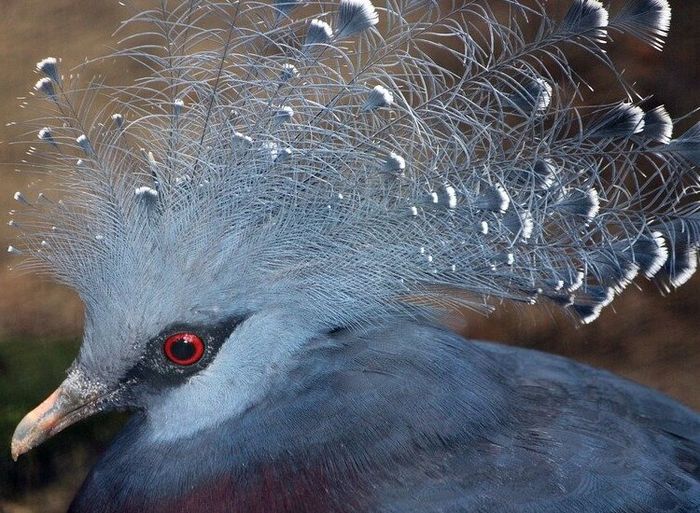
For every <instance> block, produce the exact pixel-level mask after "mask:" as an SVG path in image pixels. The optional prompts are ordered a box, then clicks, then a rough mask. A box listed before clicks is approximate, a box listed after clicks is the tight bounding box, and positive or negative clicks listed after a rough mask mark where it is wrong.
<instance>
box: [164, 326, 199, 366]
mask: <svg viewBox="0 0 700 513" xmlns="http://www.w3.org/2000/svg"><path fill="white" fill-rule="evenodd" d="M163 352H164V353H165V356H167V357H168V360H170V361H171V362H173V363H176V364H178V365H192V364H193V363H197V362H198V361H199V360H200V359H201V358H202V355H203V354H204V342H202V339H201V338H199V337H198V336H197V335H195V334H194V333H176V334H175V335H170V336H169V337H168V338H167V339H165V344H163Z"/></svg>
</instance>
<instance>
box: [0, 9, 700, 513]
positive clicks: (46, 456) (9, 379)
mask: <svg viewBox="0 0 700 513" xmlns="http://www.w3.org/2000/svg"><path fill="white" fill-rule="evenodd" d="M134 3H136V4H137V5H138V4H141V5H154V4H157V3H158V2H157V1H156V0H150V1H149V0H138V1H136V2H134ZM549 4H550V6H551V8H552V10H553V11H554V12H555V13H563V12H565V10H566V8H567V7H568V5H569V1H568V0H550V2H549ZM671 4H672V8H673V25H672V31H671V34H670V38H669V40H668V43H667V45H666V49H665V52H664V53H663V54H660V53H658V52H656V51H654V50H651V49H649V48H647V47H646V46H644V45H642V44H639V43H637V42H635V41H634V40H629V39H627V38H622V37H617V38H616V40H617V41H618V44H616V45H615V46H613V47H612V48H611V51H610V53H611V55H612V57H613V59H614V60H615V61H616V63H617V64H618V65H619V67H620V69H624V70H626V71H625V76H626V77H627V80H628V81H631V82H635V83H636V84H637V90H638V91H639V92H640V93H641V94H642V95H647V94H650V93H652V92H653V93H654V95H655V100H654V104H658V103H663V104H665V105H666V106H667V108H668V110H669V112H670V113H671V114H672V115H673V116H674V117H680V116H681V115H683V114H685V113H686V112H688V111H690V110H691V109H693V108H694V107H696V106H698V105H700V101H699V100H700V98H699V95H698V93H697V91H698V85H699V84H700V77H699V76H698V72H699V69H700V66H698V61H699V58H700V36H699V34H700V33H699V32H698V29H697V27H698V23H699V22H700V2H697V1H688V0H672V1H671ZM0 12H2V17H0V69H2V74H1V75H0V99H1V101H0V120H1V121H2V123H0V141H2V143H0V166H1V167H0V207H1V208H0V212H2V213H3V217H4V221H7V219H9V217H8V216H7V215H6V212H7V211H8V210H10V209H12V208H13V204H12V203H13V200H12V193H13V192H14V191H15V190H18V189H21V188H22V187H23V183H25V180H26V179H27V177H26V176H23V175H22V174H20V173H17V172H15V171H14V166H13V163H14V162H18V161H19V160H21V159H22V158H23V157H24V155H23V153H24V151H25V150H26V147H24V146H22V145H12V144H11V141H12V140H17V139H20V138H21V130H18V129H17V127H13V126H10V127H6V126H4V125H5V123H8V122H10V121H18V122H21V121H22V120H23V119H28V118H31V117H33V115H35V114H36V113H31V112H27V111H26V110H25V109H22V108H20V106H19V104H20V100H18V99H17V97H21V96H24V95H25V94H26V93H27V91H29V90H30V88H31V86H32V85H33V83H34V82H35V81H36V79H37V75H36V74H35V73H34V71H33V68H34V63H35V62H36V61H38V60H39V59H41V58H43V57H46V56H49V55H51V56H56V57H62V58H63V60H64V64H63V66H62V68H63V70H64V71H65V70H67V69H69V68H70V67H72V66H74V65H77V64H79V63H80V62H81V61H82V59H84V58H91V57H95V56H99V55H103V54H104V53H106V52H107V51H108V49H109V48H112V47H114V46H115V44H116V41H115V40H114V39H113V38H111V37H110V34H112V33H113V31H114V29H115V28H116V27H117V26H118V23H119V21H121V20H122V19H123V18H125V17H127V16H128V10H127V9H125V8H124V7H122V6H120V5H119V4H118V2H117V1H116V0H52V1H51V2H46V1H45V0H0ZM579 65H580V66H579V70H581V69H582V68H583V69H584V70H585V68H586V67H589V66H593V65H594V63H592V62H591V59H587V60H585V59H584V60H582V62H581V63H579ZM115 68H116V66H111V67H110V66H109V63H107V65H105V64H103V65H102V66H98V67H96V68H95V73H103V74H105V75H107V77H108V78H107V81H108V82H109V76H110V75H111V76H119V82H124V81H125V80H126V78H125V75H126V76H128V75H129V74H136V73H137V70H129V69H115ZM590 73H595V68H592V69H591V71H590V72H589V74H588V75H587V74H586V73H585V72H584V73H583V75H584V76H589V77H590V76H591V75H590ZM87 78H89V77H87ZM592 81H593V83H594V84H595V77H593V79H592ZM596 85H598V88H597V91H596V93H595V94H597V95H598V98H606V88H605V83H602V84H596ZM693 120H695V121H697V116H695V117H694V118H693V119H691V120H686V121H684V122H682V123H681V124H680V127H679V129H678V131H679V132H681V131H683V130H685V129H687V128H688V127H689V126H690V125H691V124H692V121H693ZM12 236H13V234H12V233H10V232H9V230H8V229H7V227H6V226H5V222H3V223H2V226H0V238H2V241H0V242H2V244H1V245H2V246H3V247H6V246H7V244H10V243H11V237H12ZM8 266H9V259H8V258H7V257H6V254H5V253H4V252H1V253H0V290H1V291H2V293H0V513H18V512H31V511H37V512H38V511H42V512H53V511H64V510H65V507H66V504H67V501H68V500H69V498H70V497H71V496H72V494H73V493H74V491H75V488H76V487H77V486H78V484H79V483H80V480H81V479H82V477H83V476H84V474H85V472H86V469H87V468H88V466H89V465H90V463H91V462H92V461H94V459H95V457H96V455H97V454H98V453H99V451H100V450H101V448H102V447H104V445H105V444H106V443H107V442H108V440H109V439H110V437H111V436H112V434H113V433H114V432H115V431H116V430H117V429H118V426H119V425H120V423H121V422H122V420H123V417H122V416H119V415H113V416H106V417H101V418H98V419H93V420H91V421H89V422H88V423H85V424H83V425H81V426H74V427H72V428H70V429H69V430H67V431H66V432H64V433H62V434H61V435H59V436H58V437H57V438H56V439H55V440H52V441H50V442H49V443H48V444H46V445H45V446H43V447H41V448H39V449H37V450H35V451H33V452H32V453H31V454H29V455H28V456H26V457H23V458H21V460H20V461H19V462H18V463H16V464H13V463H12V462H11V461H10V459H9V438H10V436H11V433H12V430H13V427H14V425H15V424H16V423H17V422H18V421H19V419H20V418H21V416H22V415H23V414H24V413H25V412H26V411H28V410H29V409H30V408H31V407H33V406H34V405H35V404H36V403H38V402H39V401H40V400H42V399H43V398H44V397H45V396H46V395H48V394H49V393H50V392H51V391H52V390H53V387H54V386H55V385H57V384H58V383H59V381H60V380H61V379H62V375H63V371H64V369H65V368H66V366H67V365H68V364H69V363H70V361H71V359H72V357H73V356H74V354H75V351H76V348H77V342H78V338H79V335H80V330H81V316H82V313H81V309H80V304H79V302H78V301H77V299H76V297H75V296H74V295H73V294H72V293H71V292H70V291H68V290H65V289H63V288H61V287H59V286H56V285H54V284H52V283H48V282H46V281H45V280H41V279H39V278H36V277H33V276H29V275H19V274H18V273H14V272H11V271H10V270H8ZM641 287H642V290H636V289H635V288H634V287H630V289H629V290H628V291H627V292H626V293H625V294H624V296H623V297H621V298H619V299H617V300H616V302H615V303H614V305H613V307H612V308H608V309H606V310H605V311H604V313H603V315H602V317H601V319H599V320H598V321H597V322H596V323H594V324H593V325H591V326H585V327H576V326H574V325H573V323H572V322H571V320H570V319H569V318H567V317H565V316H562V315H560V314H557V313H556V312H551V311H549V310H546V309H537V308H531V307H518V308H515V307H506V308H503V309H501V310H500V311H499V312H498V313H497V314H495V315H493V316H491V317H490V318H488V319H486V318H482V317H480V316H476V315H467V316H466V318H465V319H464V321H456V322H457V324H458V326H459V329H461V330H462V331H463V332H464V333H465V334H466V335H467V336H469V337H473V338H483V339H489V340H498V341H506V342H508V343H511V344H517V345H521V346H527V347H534V348H539V349H542V350H546V351H551V352H557V353H561V354H565V355H568V356H571V357H573V358H576V359H578V360H581V361H584V362H588V363H591V364H593V365H596V366H600V367H605V368H607V369H610V370H612V371H613V372H616V373H618V374H621V375H623V376H626V377H629V378H631V379H634V380H636V381H639V382H642V383H645V384H647V385H650V386H652V387H654V388H657V389H659V390H662V391H664V392H666V393H668V394H670V395H672V396H674V397H676V398H677V399H679V400H681V401H682V402H684V403H686V404H687V405H689V406H691V407H693V408H695V409H699V410H700V347H699V346H700V276H696V277H695V278H694V279H693V280H691V281H690V282H689V283H688V284H687V285H686V286H685V287H683V288H681V289H680V290H678V291H676V292H674V293H673V294H671V295H669V296H667V297H664V298H662V297H660V296H659V294H658V293H657V292H656V290H655V288H654V287H652V286H650V285H649V284H646V283H642V284H641Z"/></svg>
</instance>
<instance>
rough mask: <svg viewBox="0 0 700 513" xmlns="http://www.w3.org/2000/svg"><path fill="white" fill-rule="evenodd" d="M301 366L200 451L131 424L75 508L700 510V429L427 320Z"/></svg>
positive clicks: (306, 356) (343, 337) (308, 353)
mask: <svg viewBox="0 0 700 513" xmlns="http://www.w3.org/2000/svg"><path fill="white" fill-rule="evenodd" d="M291 360H292V363H291V364H290V366H289V368H288V369H286V370H285V371H280V372H278V373H275V375H274V377H273V378H272V380H273V381H274V382H275V384H274V385H273V387H272V388H271V389H270V391H269V392H268V393H267V394H265V396H264V397H262V398H261V400H260V401H259V402H258V403H257V404H256V405H255V406H252V407H251V408H249V409H247V410H246V411H245V412H244V413H242V414H239V413H236V412H231V414H230V416H228V415H227V419H226V420H225V421H223V422H222V423H220V424H216V425H215V426H211V427H209V428H205V429H203V430H201V431H197V432H195V433H193V434H192V435H191V436H188V437H186V438H183V439H176V440H169V441H159V440H154V439H153V436H152V434H151V428H150V427H149V425H148V420H147V418H146V417H145V416H144V415H137V416H135V417H134V418H133V419H132V420H131V422H130V424H129V425H128V426H127V428H126V429H125V430H124V432H123V433H122V434H121V435H120V436H119V437H118V439H117V440H116V441H115V443H114V444H113V445H112V447H111V448H110V449H109V450H108V452H107V454H106V455H105V456H104V457H103V458H102V460H101V461H100V462H99V463H98V464H97V466H96V467H95V468H94V469H93V471H92V473H91V474H90V476H89V477H88V479H87V481H86V483H85V484H84V485H83V488H82V490H81V492H80V494H79V496H78V498H77V499H76V501H75V503H74V505H73V508H72V509H71V511H73V512H75V513H83V512H92V511H101V512H103V513H111V512H115V513H116V512H124V513H126V512H134V513H135V512H143V511H154V512H156V511H157V512H163V513H165V512H171V511H179V512H183V513H185V512H204V511H207V512H211V513H224V512H230V511H236V512H241V513H242V512H261V513H262V512H278V513H282V512H309V513H311V512H319V513H321V512H324V513H325V512H347V513H350V512H352V513H355V512H366V511H372V512H382V513H433V512H462V511H464V512H472V513H476V512H499V513H508V512H533V513H568V512H571V513H613V512H615V513H622V512H629V513H632V512H662V511H663V512H676V513H679V512H686V513H690V512H694V511H698V508H700V416H698V415H697V414H696V413H693V412H691V411H689V410H688V409H686V408H683V407H682V406H680V405H678V404H677V403H674V402H673V401H672V400H670V399H669V398H667V397H665V396H663V395H661V394H659V393H656V392H654V391H652V390H649V389H647V388H644V387H641V386H639V385H635V384H633V383H630V382H628V381H625V380H622V379H620V378H617V377H615V376H613V375H611V374H609V373H607V372H604V371H598V370H595V369H592V368H589V367H586V366H584V365H580V364H577V363H574V362H572V361H570V360H567V359H564V358H560V357H556V356H551V355H546V354H543V353H540V352H536V351H530V350H525V349H519V348H512V347H505V346H499V345H495V344H489V343H481V342H468V341H465V340H464V339H462V338H460V337H458V336H456V335H453V334H451V333H449V332H446V331H442V330H439V329H436V328H432V327H427V326H425V325H419V324H413V323H402V324H387V325H385V326H382V327H377V328H373V329H370V330H365V331H362V332H360V333H353V332H348V331H344V330H343V331H339V332H336V333H333V334H329V335H321V336H317V337H313V338H312V339H310V340H309V341H307V342H306V343H305V344H304V346H303V348H301V349H300V350H299V352H298V353H296V354H294V355H293V356H291ZM201 400H206V399H205V398H204V397H202V398H201ZM216 406H217V407H220V408H223V409H226V405H225V404H218V405H216ZM181 421H182V422H187V419H186V418H183V419H181Z"/></svg>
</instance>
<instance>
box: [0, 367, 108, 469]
mask: <svg viewBox="0 0 700 513" xmlns="http://www.w3.org/2000/svg"><path fill="white" fill-rule="evenodd" d="M107 395H108V394H105V393H104V391H102V390H100V387H94V386H90V387H87V386H82V387H81V386H79V385H76V380H75V379H72V377H71V376H69V377H68V378H67V379H66V380H65V381H64V382H63V383H62V384H61V386H59V387H58V388H57V389H56V391H55V392H54V393H52V394H51V395H50V396H49V397H47V398H46V399H45V400H44V402H43V403H41V404H40V405H39V406H37V407H36V408H34V409H33V410H32V411H30V412H29V413H27V415H25V417H24V418H23V419H22V420H21V422H20V423H19V424H18V425H17V428H16V429H15V434H14V435H13V436H12V445H11V452H12V459H13V460H15V461H17V458H18V457H19V456H21V455H22V454H24V453H25V452H27V451H29V450H31V449H33V448H34V447H36V446H37V445H39V444H41V443H42V442H44V441H46V440H48V439H49V438H51V437H52V436H53V435H55V434H56V433H58V432H59V431H61V430H63V429H64V428H67V427H68V426H70V425H71V424H75V423H76V422H78V421H80V420H82V419H84V418H85V417H88V416H90V415H92V414H93V413H96V412H98V411H99V410H101V409H102V408H101V405H102V404H103V403H104V401H103V399H105V398H106V396H107Z"/></svg>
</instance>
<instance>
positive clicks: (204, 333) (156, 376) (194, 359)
mask: <svg viewBox="0 0 700 513" xmlns="http://www.w3.org/2000/svg"><path fill="white" fill-rule="evenodd" d="M244 319H245V318H244V317H238V316H237V317H233V318H228V319H226V320H224V321H222V322H220V323H217V324H214V325H205V324H201V325H197V324H184V323H174V324H172V325H170V326H168V327H167V328H165V329H164V330H163V331H161V332H160V333H159V334H158V335H156V336H155V337H153V338H151V339H150V340H149V341H148V344H147V349H146V351H145V352H144V356H143V357H142V358H141V359H140V360H139V361H138V363H137V364H136V365H134V366H133V367H132V368H131V369H130V370H129V372H128V373H127V374H126V376H125V381H137V382H147V383H148V384H149V385H151V386H153V387H157V388H162V387H168V386H176V385H178V384H180V383H182V382H183V381H184V380H185V379H186V378H188V377H189V376H192V375H194V374H196V373H197V372H199V371H201V370H202V369H204V368H206V367H207V366H208V365H209V364H210V363H211V362H212V361H213V360H214V358H215V357H216V354H217V353H218V352H219V349H221V346H222V345H223V344H224V342H225V341H226V340H227V339H228V338H229V337H230V336H231V333H233V331H234V330H235V329H236V327H237V326H238V325H239V324H240V323H241V322H243V320H244Z"/></svg>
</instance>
